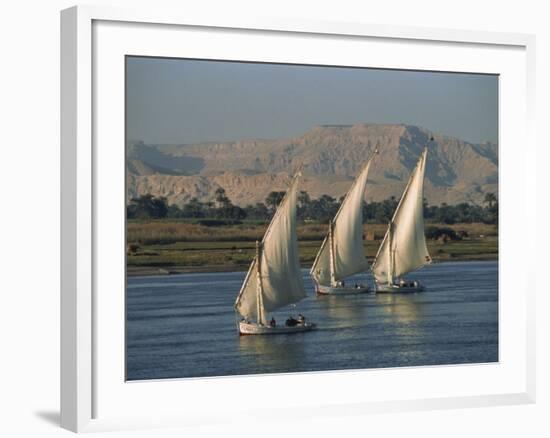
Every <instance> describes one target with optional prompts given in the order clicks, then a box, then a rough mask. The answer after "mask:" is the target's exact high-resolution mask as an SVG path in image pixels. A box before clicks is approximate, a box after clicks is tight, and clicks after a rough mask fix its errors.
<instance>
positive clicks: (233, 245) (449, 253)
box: [127, 235, 498, 276]
mask: <svg viewBox="0 0 550 438" xmlns="http://www.w3.org/2000/svg"><path fill="white" fill-rule="evenodd" d="M321 243H322V240H308V241H300V242H299V251H300V262H301V264H302V267H304V268H309V267H310V266H311V264H312V263H313V261H314V259H315V255H316V254H317V251H318V249H319V247H320V245H321ZM380 243H381V240H380V239H376V240H370V241H369V240H367V241H365V254H366V257H367V260H368V261H369V262H372V260H373V259H374V256H375V255H376V252H377V251H378V248H379V246H380ZM428 250H429V252H430V254H431V256H432V259H433V261H434V262H435V263H440V262H446V261H480V260H498V236H495V235H492V236H486V235H477V236H472V237H464V238H462V239H461V240H455V241H445V240H444V239H439V240H428ZM254 254H255V242H254V241H207V242H204V241H203V242H193V241H188V242H176V243H168V244H155V245H144V246H140V247H139V249H138V250H137V251H136V252H134V253H131V254H128V256H127V274H128V275H129V276H138V275H139V276H141V275H170V274H179V273H190V272H234V271H246V270H247V269H248V267H249V265H250V262H251V261H252V259H253V258H254Z"/></svg>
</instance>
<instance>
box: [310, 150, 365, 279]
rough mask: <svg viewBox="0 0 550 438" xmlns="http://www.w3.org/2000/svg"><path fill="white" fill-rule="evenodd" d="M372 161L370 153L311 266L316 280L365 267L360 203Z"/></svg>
mask: <svg viewBox="0 0 550 438" xmlns="http://www.w3.org/2000/svg"><path fill="white" fill-rule="evenodd" d="M371 161H372V157H371V158H370V159H369V160H368V162H367V163H366V165H365V167H364V168H363V170H362V171H361V172H360V173H359V175H358V176H357V178H356V179H355V182H354V183H353V185H352V187H351V188H350V190H349V191H348V193H347V195H346V197H345V199H344V201H343V202H342V205H341V206H340V209H339V210H338V213H337V214H336V216H335V217H334V220H333V221H332V223H331V224H330V226H331V227H332V229H331V231H330V232H329V234H328V235H327V237H326V238H325V240H324V241H323V243H322V245H321V248H320V250H319V253H318V254H317V257H316V259H315V262H314V263H313V266H312V267H311V271H310V273H311V275H312V276H313V278H314V279H315V280H316V281H317V283H319V284H322V285H326V286H328V285H331V284H332V283H333V282H335V281H338V280H341V279H343V278H345V277H348V276H350V275H353V274H357V273H358V272H363V271H366V270H367V269H368V263H367V260H366V259H365V251H364V248H363V203H364V199H365V188H366V185H367V177H368V173H369V168H370V164H371ZM331 242H332V248H331ZM331 252H332V255H331ZM331 257H332V260H333V261H332V266H331ZM331 273H332V276H331Z"/></svg>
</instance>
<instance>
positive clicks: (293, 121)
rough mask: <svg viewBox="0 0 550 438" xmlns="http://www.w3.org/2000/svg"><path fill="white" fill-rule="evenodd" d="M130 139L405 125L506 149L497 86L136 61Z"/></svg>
mask: <svg viewBox="0 0 550 438" xmlns="http://www.w3.org/2000/svg"><path fill="white" fill-rule="evenodd" d="M126 62H127V68H126V86H127V88H126V90H127V139H128V140H143V141H144V142H145V143H149V144H155V143H156V144H158V143H173V144H180V143H181V144H183V143H198V142H208V141H230V140H239V139H242V138H286V137H292V136H296V135H300V134H302V133H304V132H306V131H307V130H309V129H311V128H312V127H313V126H315V125H320V124H354V123H360V122H369V123H405V124H409V125H418V126H422V127H424V128H427V129H429V130H432V131H435V132H439V133H442V134H445V135H449V136H453V137H458V138H460V139H462V140H467V141H470V142H474V143H479V142H485V141H491V142H495V143H496V142H497V140H498V79H497V77H496V76H489V75H475V74H457V73H422V72H409V71H399V70H373V69H364V68H361V69H357V68H341V67H316V66H295V65H284V64H255V63H240V62H221V61H195V60H182V59H162V58H142V57H139V58H138V57H128V58H127V61H126Z"/></svg>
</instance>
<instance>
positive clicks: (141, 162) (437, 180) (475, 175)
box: [127, 123, 498, 206]
mask: <svg viewBox="0 0 550 438" xmlns="http://www.w3.org/2000/svg"><path fill="white" fill-rule="evenodd" d="M431 135H433V137H434V142H433V143H432V144H431V146H430V150H429V153H428V163H427V168H426V184H425V196H426V198H427V199H428V202H429V203H430V204H440V203H442V202H447V203H448V204H455V203H458V202H463V201H467V202H474V203H480V202H481V201H482V199H483V197H484V195H485V193H487V192H494V193H497V191H498V147H497V145H494V144H489V143H488V144H471V143H468V142H464V141H461V140H459V139H456V138H451V137H446V136H443V135H439V134H437V133H431V132H430V131H428V130H426V129H423V128H419V127H416V126H408V125H379V124H367V123H365V124H357V125H328V126H327V125H325V126H318V127H315V128H313V129H312V130H310V131H308V132H306V133H305V134H303V135H301V136H299V137H296V138H290V139H277V140H258V139H256V140H241V141H238V142H230V143H205V144H196V145H144V144H143V143H137V144H131V145H128V147H127V180H128V181H127V182H128V184H127V187H128V189H127V190H128V193H127V195H128V199H130V198H131V197H134V196H136V195H139V194H144V193H151V194H153V195H155V196H166V197H167V198H168V200H169V203H174V204H178V205H180V206H181V205H182V204H184V203H185V202H186V201H188V200H189V199H190V198H192V197H197V198H199V199H200V200H201V201H210V200H212V199H213V197H214V192H215V190H216V189H217V188H219V187H223V188H224V189H225V190H226V192H227V195H228V196H229V198H230V199H231V200H232V201H233V202H234V203H235V204H238V205H241V206H244V205H246V204H250V203H255V202H260V201H263V200H264V199H265V197H266V195H267V194H268V193H269V192H270V191H272V190H285V189H286V186H287V183H288V181H289V175H290V174H292V173H293V172H294V171H295V170H296V169H297V168H298V167H300V166H301V165H303V174H304V178H303V181H302V190H306V191H307V192H308V193H309V194H310V195H311V196H312V197H318V196H320V195H322V194H329V195H331V196H333V197H336V198H338V197H340V196H342V195H343V194H344V193H345V192H346V190H347V189H348V188H349V186H350V184H351V182H352V180H353V177H354V176H355V175H356V173H357V171H358V169H359V168H360V166H361V165H362V163H363V162H364V161H365V159H366V158H367V157H368V156H369V155H370V153H371V152H372V151H373V150H374V149H375V148H378V150H379V155H378V156H377V157H376V159H375V161H374V162H373V166H372V171H371V174H370V176H369V186H368V188H367V201H368V200H376V201H378V200H382V199H386V198H388V197H389V196H392V195H393V196H396V197H399V196H400V195H401V192H402V190H403V189H404V187H405V185H406V183H407V180H408V177H409V175H410V172H411V170H412V168H413V167H414V165H415V163H416V160H417V159H418V157H419V155H420V152H421V151H422V148H423V146H424V144H426V143H427V142H428V140H429V138H430V136H431Z"/></svg>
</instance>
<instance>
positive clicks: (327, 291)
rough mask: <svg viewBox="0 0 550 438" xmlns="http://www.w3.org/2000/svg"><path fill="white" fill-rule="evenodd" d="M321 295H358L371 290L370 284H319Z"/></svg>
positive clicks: (318, 292) (318, 288) (318, 291)
mask: <svg viewBox="0 0 550 438" xmlns="http://www.w3.org/2000/svg"><path fill="white" fill-rule="evenodd" d="M316 291H317V294H319V295H356V294H364V293H368V292H370V289H369V287H368V286H361V287H347V286H323V285H322V284H318V285H317V287H316Z"/></svg>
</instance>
